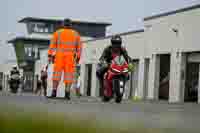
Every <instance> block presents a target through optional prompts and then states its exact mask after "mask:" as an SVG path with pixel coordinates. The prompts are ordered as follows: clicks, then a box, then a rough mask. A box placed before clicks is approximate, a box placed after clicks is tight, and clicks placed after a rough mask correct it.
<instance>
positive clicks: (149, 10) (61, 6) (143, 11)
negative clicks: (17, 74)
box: [0, 0, 200, 62]
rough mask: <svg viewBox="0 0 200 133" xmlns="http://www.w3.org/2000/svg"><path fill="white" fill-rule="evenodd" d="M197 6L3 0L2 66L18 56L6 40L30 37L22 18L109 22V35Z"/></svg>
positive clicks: (174, 0) (137, 0)
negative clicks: (175, 11)
mask: <svg viewBox="0 0 200 133" xmlns="http://www.w3.org/2000/svg"><path fill="white" fill-rule="evenodd" d="M195 4H200V0H0V17H1V22H0V24H1V25H0V62H2V61H4V60H7V59H13V57H14V56H15V54H14V53H13V49H12V46H11V45H8V44H6V41H7V40H9V39H12V38H14V37H16V36H26V35H27V33H26V27H25V25H24V24H20V23H17V21H18V20H20V19H22V18H23V17H45V18H46V17H49V18H71V19H75V20H84V21H94V22H98V21H101V22H109V23H112V26H111V27H109V28H108V30H107V34H108V35H109V34H114V33H119V32H120V33H122V32H127V31H132V30H138V29H141V28H143V22H142V20H143V18H144V17H148V16H152V15H156V14H160V13H164V12H168V11H172V10H176V9H180V8H183V7H188V6H191V5H195ZM5 49H6V50H5Z"/></svg>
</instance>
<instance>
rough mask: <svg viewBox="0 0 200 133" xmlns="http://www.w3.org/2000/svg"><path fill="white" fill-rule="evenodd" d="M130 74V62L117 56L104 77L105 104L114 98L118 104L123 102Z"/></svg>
mask: <svg viewBox="0 0 200 133" xmlns="http://www.w3.org/2000/svg"><path fill="white" fill-rule="evenodd" d="M128 72H129V70H128V62H126V60H125V58H124V57H123V56H122V55H121V56H120V55H117V56H115V57H114V58H113V60H112V63H111V64H110V66H109V68H108V71H107V72H106V73H105V75H104V84H103V85H104V96H103V101H104V102H108V101H110V99H112V98H113V97H114V98H115V102H116V103H120V102H121V100H122V97H123V94H124V90H125V83H126V81H127V79H128V76H129V74H128Z"/></svg>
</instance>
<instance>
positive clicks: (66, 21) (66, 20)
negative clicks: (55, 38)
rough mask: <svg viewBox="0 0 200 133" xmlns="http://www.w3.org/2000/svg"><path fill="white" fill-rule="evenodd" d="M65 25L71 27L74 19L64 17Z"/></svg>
mask: <svg viewBox="0 0 200 133" xmlns="http://www.w3.org/2000/svg"><path fill="white" fill-rule="evenodd" d="M63 25H64V26H67V27H71V26H72V21H71V19H64V21H63Z"/></svg>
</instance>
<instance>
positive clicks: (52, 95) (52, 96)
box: [51, 90, 57, 98]
mask: <svg viewBox="0 0 200 133" xmlns="http://www.w3.org/2000/svg"><path fill="white" fill-rule="evenodd" d="M56 94H57V90H53V91H52V93H51V98H54V97H56Z"/></svg>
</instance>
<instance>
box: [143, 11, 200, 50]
mask: <svg viewBox="0 0 200 133" xmlns="http://www.w3.org/2000/svg"><path fill="white" fill-rule="evenodd" d="M199 14H200V9H194V10H190V11H186V12H181V13H177V14H174V15H169V16H165V17H160V18H156V19H152V20H148V21H145V22H144V24H145V27H147V28H146V29H145V40H146V43H147V45H146V46H147V49H149V51H150V54H153V53H169V52H172V51H199V50H200V45H199V42H200V38H199V34H200V30H199V28H197V27H199V21H200V15H199ZM174 30H177V31H178V32H177V33H176V32H174Z"/></svg>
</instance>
